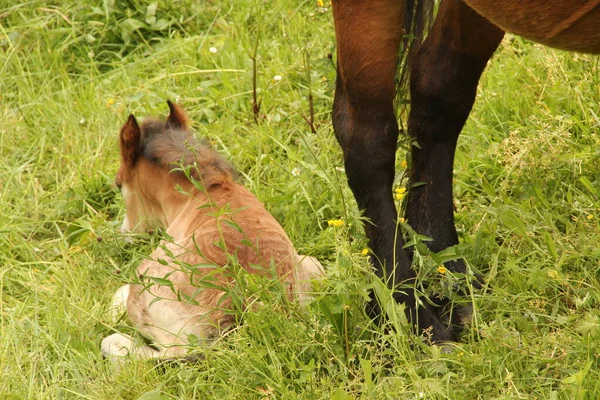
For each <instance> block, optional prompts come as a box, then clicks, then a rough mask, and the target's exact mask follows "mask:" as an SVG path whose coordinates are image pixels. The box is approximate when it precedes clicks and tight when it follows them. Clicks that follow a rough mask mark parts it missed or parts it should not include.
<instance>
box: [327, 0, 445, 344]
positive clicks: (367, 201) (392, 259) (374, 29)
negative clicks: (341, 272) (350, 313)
mask: <svg viewBox="0 0 600 400" xmlns="http://www.w3.org/2000/svg"><path fill="white" fill-rule="evenodd" d="M404 7H405V5H404V2H402V1H398V0H378V1H369V2H364V1H352V0H346V1H334V2H333V16H334V20H335V31H336V40H337V68H338V69H337V81H336V91H335V100H334V106H333V127H334V130H335V134H336V137H337V139H338V142H339V143H340V145H341V147H342V150H343V152H344V162H345V167H346V174H347V177H348V183H349V185H350V188H351V189H352V192H353V193H354V196H355V197H356V201H357V203H358V206H359V208H360V209H361V210H362V211H363V212H364V215H365V216H366V217H367V219H368V221H367V222H365V231H366V234H367V237H368V238H369V245H370V247H371V250H372V252H373V255H372V262H373V265H374V266H375V270H376V273H377V275H378V276H379V277H380V278H382V279H383V280H384V281H385V282H386V283H387V285H388V287H390V288H395V287H396V286H397V285H398V284H400V283H405V284H408V285H404V287H403V288H402V289H401V290H398V291H396V292H395V293H394V297H395V300H396V301H398V302H402V303H405V304H406V310H407V314H408V317H409V319H410V320H411V321H413V322H414V323H415V324H418V326H419V327H420V328H421V329H425V328H429V327H433V339H434V340H439V341H442V340H450V339H452V337H451V336H450V334H451V333H450V331H449V330H448V329H447V327H445V326H444V325H443V324H441V323H440V322H439V321H438V320H437V318H436V317H435V313H433V312H432V311H431V310H429V309H428V308H427V307H428V306H422V307H418V306H417V304H416V301H415V294H414V291H413V290H412V289H411V288H410V287H408V288H406V287H407V286H410V282H411V281H412V280H413V278H414V277H415V273H414V271H413V270H412V269H411V267H410V260H409V258H408V256H407V254H406V252H405V251H404V250H403V249H402V246H403V240H402V237H401V235H400V234H399V233H398V232H397V230H396V220H397V211H396V207H395V204H394V199H393V197H392V185H393V181H394V173H395V168H394V165H395V154H396V145H397V139H398V125H397V122H396V118H395V115H394V107H393V102H394V93H395V82H394V78H395V74H396V67H397V62H398V49H399V47H400V41H401V39H402V24H403V17H404ZM368 312H369V314H370V316H371V317H374V318H377V317H379V316H380V314H381V310H380V308H379V303H378V300H377V299H376V298H375V296H373V299H372V301H371V303H370V305H369V307H368Z"/></svg>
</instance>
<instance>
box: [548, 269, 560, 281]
mask: <svg viewBox="0 0 600 400" xmlns="http://www.w3.org/2000/svg"><path fill="white" fill-rule="evenodd" d="M548 277H549V278H551V279H556V278H558V271H557V270H555V269H549V270H548Z"/></svg>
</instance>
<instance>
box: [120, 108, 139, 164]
mask: <svg viewBox="0 0 600 400" xmlns="http://www.w3.org/2000/svg"><path fill="white" fill-rule="evenodd" d="M141 144H142V132H141V130H140V126H139V125H138V123H137V121H136V119H135V117H134V116H133V115H130V116H129V118H128V119H127V122H125V125H123V127H122V128H121V136H120V145H121V159H122V160H123V162H124V163H126V164H128V165H129V166H133V164H135V161H136V159H137V157H138V155H139V152H140V147H141Z"/></svg>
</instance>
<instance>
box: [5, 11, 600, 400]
mask: <svg viewBox="0 0 600 400" xmlns="http://www.w3.org/2000/svg"><path fill="white" fill-rule="evenodd" d="M325 6H326V7H325V8H318V7H317V6H316V4H315V2H314V1H306V2H300V1H285V0H274V1H271V2H263V1H260V0H250V1H229V2H226V1H222V0H213V1H191V0H182V1H177V2H168V1H159V2H158V3H152V2H150V1H149V0H148V1H145V0H124V1H114V0H112V1H111V0H105V1H100V0H83V1H79V2H76V1H73V0H56V1H49V2H48V1H35V0H34V1H28V2H16V1H14V0H0V113H1V117H0V204H1V207H0V398H2V399H59V398H60V399H71V398H87V399H145V400H153V399H192V398H195V399H208V398H215V399H223V398H227V399H229V398H237V399H295V398H297V399H321V398H323V399H337V400H342V399H354V398H356V399H359V398H360V399H367V398H377V399H383V398H389V399H420V398H425V399H444V398H446V399H496V398H502V399H507V398H527V399H547V398H548V399H597V398H600V361H599V360H600V357H599V354H598V350H599V348H600V347H599V343H600V311H599V305H600V281H599V277H600V230H599V226H600V135H598V133H599V132H600V117H599V115H600V109H599V107H598V104H600V66H599V63H598V58H597V57H592V56H586V55H575V54H570V53H563V52H557V51H553V50H549V49H545V48H542V47H540V46H537V45H533V44H531V43H529V42H525V41H523V40H521V39H519V38H514V37H509V38H507V39H506V40H505V42H504V43H503V45H502V46H501V48H500V49H499V51H498V53H497V54H496V55H495V57H494V59H493V61H492V63H491V64H490V67H489V69H488V70H487V71H486V73H485V74H484V77H483V79H482V84H481V87H480V92H479V97H478V100H477V102H476V104H475V109H474V112H473V114H472V116H471V118H470V120H469V122H468V125H467V127H466V128H465V130H464V132H463V134H462V137H461V139H460V142H459V150H458V154H457V159H456V171H455V195H456V199H455V204H456V208H457V212H456V220H457V224H458V228H459V234H460V236H461V240H462V243H463V244H462V245H461V246H459V247H458V248H457V251H459V252H460V253H461V254H463V255H464V257H465V259H466V261H467V262H468V263H469V264H470V265H472V266H473V267H475V268H477V269H479V270H481V271H483V272H484V273H485V276H486V280H487V284H488V286H489V289H490V290H488V291H487V292H486V293H476V294H475V295H474V300H475V305H476V312H475V319H474V323H473V325H472V326H471V327H470V328H469V329H467V332H466V334H465V337H464V341H463V342H461V343H457V344H455V345H454V346H452V347H451V351H443V349H442V348H440V347H438V346H427V345H425V344H424V342H423V341H422V340H420V339H419V338H417V337H414V336H412V335H407V334H405V333H403V332H404V331H403V330H402V329H400V331H399V332H398V333H389V332H388V333H385V332H382V331H381V330H379V329H377V328H375V327H373V326H372V325H370V324H369V322H368V321H367V319H366V318H365V316H364V313H363V311H362V310H363V303H364V300H365V298H366V296H367V293H368V290H369V288H370V285H371V280H370V278H369V274H370V273H369V267H368V264H367V258H366V257H365V256H364V255H363V254H362V250H363V249H364V248H365V245H366V239H365V237H364V234H363V232H362V228H361V222H360V218H359V214H358V211H357V209H356V203H355V202H354V199H353V197H352V195H351V193H350V191H349V189H348V187H347V184H346V179H345V175H344V172H343V168H342V167H343V163H342V156H341V151H340V149H339V148H338V146H337V143H336V141H335V138H334V136H333V131H332V127H331V114H330V110H331V103H332V98H333V88H334V77H335V68H334V64H333V62H332V61H331V60H330V59H329V58H328V57H327V55H328V54H329V53H334V54H335V43H334V38H333V28H332V17H331V10H330V8H329V3H328V2H326V4H325ZM253 58H254V59H256V70H257V73H256V82H257V89H258V91H257V96H258V100H259V101H260V111H259V118H258V122H255V121H254V116H253V112H252V101H253V100H252V82H253V62H252V59H253ZM309 93H312V96H313V97H314V114H315V123H314V125H315V128H316V133H312V132H311V129H310V127H309V125H308V124H307V122H306V119H307V118H309V115H310V114H309V102H308V100H307V99H308V96H309ZM167 99H171V100H175V101H178V102H179V103H181V104H182V105H183V106H184V107H185V108H186V109H187V110H188V111H189V113H190V116H191V118H192V121H193V127H194V129H195V130H196V131H197V133H198V134H199V135H201V136H204V137H207V138H208V139H209V140H210V141H211V143H213V144H214V146H215V147H216V148H218V149H219V150H220V151H221V152H222V153H223V154H225V155H227V156H228V157H229V158H230V159H231V160H232V161H233V163H234V164H235V166H236V168H238V169H239V171H240V173H241V180H242V181H243V182H244V184H246V185H247V186H248V187H249V188H250V189H251V190H252V191H253V192H254V193H255V194H256V195H257V196H258V197H259V198H260V199H261V200H262V201H263V202H264V203H265V204H266V206H267V208H268V209H269V210H270V211H271V212H272V213H273V214H274V215H275V217H276V218H277V219H278V220H279V221H280V222H281V223H282V225H283V226H284V228H285V229H286V231H287V232H288V234H289V235H290V237H291V239H292V241H293V242H294V244H295V245H296V247H297V248H298V249H299V250H300V251H301V252H303V253H305V254H310V255H314V256H316V257H318V258H319V259H320V260H321V261H322V262H323V264H324V265H325V268H326V270H327V279H326V280H325V282H324V283H323V284H322V285H321V286H319V287H318V288H317V290H318V294H317V295H316V300H315V301H314V302H313V304H311V305H310V306H309V308H308V309H299V308H298V307H295V306H293V305H289V304H285V303H282V302H281V300H278V299H277V298H276V296H274V297H273V298H272V299H270V300H269V299H266V300H265V301H266V304H268V305H269V306H268V307H264V308H262V309H260V310H257V311H255V312H248V313H245V315H243V319H244V323H243V324H242V325H240V326H239V327H238V328H237V329H235V330H233V331H232V332H230V333H229V334H228V335H227V337H225V338H223V339H221V340H218V341H217V342H215V343H214V345H212V346H210V347H208V348H205V349H199V351H201V352H204V353H205V355H206V358H205V360H203V361H200V362H198V363H197V364H194V365H183V366H167V367H163V368H157V367H156V366H155V365H153V364H152V363H149V362H145V361H141V360H135V359H134V360H130V361H129V362H128V363H127V365H126V367H125V368H122V369H120V370H116V369H114V368H112V367H111V366H110V365H109V364H107V363H106V362H105V361H103V360H102V358H101V356H100V353H99V343H100V341H101V340H102V338H103V337H105V336H107V335H108V334H110V333H112V332H113V331H114V329H116V330H124V331H127V329H128V327H127V326H126V322H123V321H121V322H118V323H115V322H113V321H111V320H110V318H109V316H108V312H107V311H108V306H109V303H110V298H111V296H112V295H113V293H114V291H115V290H116V289H117V288H118V287H119V286H121V285H122V284H123V283H124V282H128V281H131V280H132V279H133V270H134V268H135V267H136V265H137V264H138V263H139V262H140V260H142V259H143V257H144V256H145V255H147V254H148V253H149V252H150V249H151V248H152V247H153V246H155V245H156V243H157V238H156V237H150V236H143V235H142V236H132V237H131V240H125V237H124V235H121V234H120V233H118V227H119V226H120V222H121V220H122V217H123V216H124V209H123V202H122V200H121V199H120V197H119V194H118V192H117V190H116V189H115V188H114V187H113V185H112V182H113V179H114V175H115V172H116V169H117V167H118V162H119V159H118V158H119V156H118V147H117V134H118V130H119V128H120V126H121V124H122V123H123V122H124V121H125V119H126V117H127V115H128V114H129V113H135V114H136V115H138V116H145V115H161V116H164V115H166V113H167V106H166V103H165V100H167ZM405 156H406V155H405V154H404V153H403V152H402V151H401V152H400V153H399V157H398V179H399V182H401V180H402V177H403V169H402V164H403V163H402V161H403V159H404V158H405ZM337 219H342V220H343V221H344V225H343V226H337V227H336V226H329V224H328V221H329V220H337ZM399 324H400V325H401V322H399Z"/></svg>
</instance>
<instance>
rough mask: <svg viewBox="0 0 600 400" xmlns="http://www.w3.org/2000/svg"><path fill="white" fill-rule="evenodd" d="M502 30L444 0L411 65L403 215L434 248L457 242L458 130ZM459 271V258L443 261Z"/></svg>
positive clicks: (456, 0)
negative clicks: (409, 163)
mask: <svg viewBox="0 0 600 400" xmlns="http://www.w3.org/2000/svg"><path fill="white" fill-rule="evenodd" d="M503 36H504V32H503V31H502V30H500V29H499V28H497V27H496V26H494V25H492V24H491V23H490V22H488V21H487V20H486V19H484V18H482V17H481V16H479V15H478V14H477V13H475V12H474V11H473V10H472V9H470V8H469V7H467V6H466V5H465V4H464V3H463V2H462V1H459V0H443V1H442V4H441V6H440V10H439V12H438V15H437V17H436V20H435V22H434V25H433V27H432V30H431V31H430V33H429V36H428V37H427V39H426V40H425V41H424V42H423V44H422V45H421V47H420V48H419V50H418V52H417V54H416V56H415V60H414V62H413V64H412V67H411V82H410V84H411V112H410V117H409V123H408V130H409V134H410V135H411V137H412V138H413V139H414V140H416V142H417V143H418V146H413V147H412V166H411V170H410V184H411V188H410V191H409V198H408V207H407V217H408V223H409V224H410V225H411V226H412V227H413V228H414V229H415V230H416V231H417V232H418V233H420V234H423V235H426V236H429V237H430V238H432V239H433V241H432V242H430V243H429V246H430V248H431V249H432V250H434V251H440V250H443V249H445V248H447V247H449V246H452V245H455V244H457V243H458V235H457V233H456V228H455V225H454V212H453V201H452V169H453V163H454V153H455V150H456V143H457V139H458V136H459V134H460V131H461V130H462V128H463V125H464V124H465V121H466V120H467V117H468V116H469V113H470V112H471V108H472V107H473V103H474V101H475V94H476V90H477V84H478V82H479V78H480V77H481V73H482V72H483V70H484V68H485V66H486V64H487V61H488V60H489V59H490V57H491V56H492V54H493V53H494V51H495V50H496V48H497V47H498V45H499V44H500V41H501V40H502V37H503ZM447 266H448V267H449V268H450V269H451V270H454V271H458V272H464V270H465V268H464V264H463V263H462V262H452V263H448V265H447Z"/></svg>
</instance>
